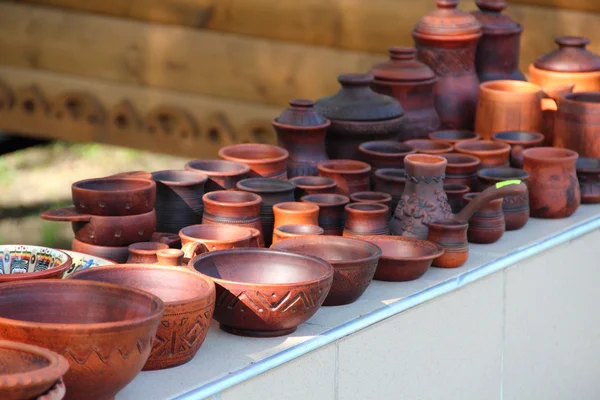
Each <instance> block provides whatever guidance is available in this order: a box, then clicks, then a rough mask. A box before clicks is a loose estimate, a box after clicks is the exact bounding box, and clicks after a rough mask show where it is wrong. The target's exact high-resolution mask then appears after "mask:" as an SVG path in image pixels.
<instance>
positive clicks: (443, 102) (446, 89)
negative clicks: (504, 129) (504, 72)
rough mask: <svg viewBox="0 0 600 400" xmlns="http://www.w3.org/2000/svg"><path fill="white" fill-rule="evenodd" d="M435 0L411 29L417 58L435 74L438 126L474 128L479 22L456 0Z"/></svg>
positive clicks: (477, 87)
mask: <svg viewBox="0 0 600 400" xmlns="http://www.w3.org/2000/svg"><path fill="white" fill-rule="evenodd" d="M436 4H437V7H438V8H437V10H435V11H433V12H431V13H429V14H428V15H427V16H425V17H423V18H422V19H421V20H420V21H419V22H418V23H417V25H416V26H415V28H414V29H413V31H412V36H413V39H414V41H415V47H416V48H417V59H418V60H419V61H421V62H423V63H425V64H427V65H428V66H429V67H430V68H431V69H432V70H433V72H435V74H436V75H437V77H438V81H437V83H436V84H435V87H434V93H435V108H436V110H437V112H438V115H439V117H440V122H441V128H442V129H467V130H473V122H474V120H475V108H476V106H477V95H478V93H479V78H478V77H477V74H476V73H475V50H476V48H477V43H478V41H479V39H480V37H481V34H482V33H481V25H480V24H479V22H478V21H477V20H476V19H475V17H473V16H472V15H471V14H469V13H466V12H463V11H460V10H457V9H456V7H457V6H458V0H436ZM478 133H479V132H478Z"/></svg>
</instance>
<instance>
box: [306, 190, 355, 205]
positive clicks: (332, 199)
mask: <svg viewBox="0 0 600 400" xmlns="http://www.w3.org/2000/svg"><path fill="white" fill-rule="evenodd" d="M300 201H303V202H307V203H315V204H316V205H318V206H319V208H323V207H328V206H329V207H332V206H343V205H345V204H348V203H350V198H349V197H348V196H344V195H343V194H336V193H315V194H307V195H306V196H302V198H301V199H300Z"/></svg>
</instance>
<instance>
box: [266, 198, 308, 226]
mask: <svg viewBox="0 0 600 400" xmlns="http://www.w3.org/2000/svg"><path fill="white" fill-rule="evenodd" d="M273 214H274V215H275V223H274V224H273V228H277V227H278V226H282V225H297V224H301V225H319V206H318V205H316V204H314V203H304V202H285V203H278V204H275V205H274V206H273Z"/></svg>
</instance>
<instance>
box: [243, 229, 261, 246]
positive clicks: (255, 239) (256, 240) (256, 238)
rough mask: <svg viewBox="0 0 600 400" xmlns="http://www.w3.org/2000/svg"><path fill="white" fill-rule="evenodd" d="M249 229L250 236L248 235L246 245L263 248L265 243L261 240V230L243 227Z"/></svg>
mask: <svg viewBox="0 0 600 400" xmlns="http://www.w3.org/2000/svg"><path fill="white" fill-rule="evenodd" d="M245 229H248V230H249V231H250V233H251V234H252V236H251V237H250V244H249V245H248V247H256V248H264V247H265V244H264V243H262V242H261V237H262V232H261V231H259V230H258V229H256V228H245Z"/></svg>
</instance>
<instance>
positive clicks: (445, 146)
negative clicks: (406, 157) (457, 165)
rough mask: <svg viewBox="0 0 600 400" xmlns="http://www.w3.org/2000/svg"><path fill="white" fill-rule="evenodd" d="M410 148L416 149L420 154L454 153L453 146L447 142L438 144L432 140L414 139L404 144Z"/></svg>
mask: <svg viewBox="0 0 600 400" xmlns="http://www.w3.org/2000/svg"><path fill="white" fill-rule="evenodd" d="M404 143H405V144H408V145H409V146H412V147H414V148H415V149H416V150H417V153H418V152H425V153H431V154H437V153H449V152H451V151H452V145H451V144H449V143H446V142H438V141H435V140H431V139H412V140H407V141H406V142H404Z"/></svg>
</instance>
